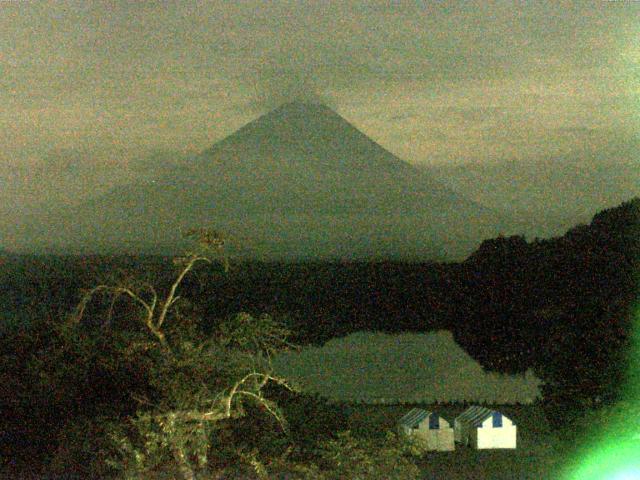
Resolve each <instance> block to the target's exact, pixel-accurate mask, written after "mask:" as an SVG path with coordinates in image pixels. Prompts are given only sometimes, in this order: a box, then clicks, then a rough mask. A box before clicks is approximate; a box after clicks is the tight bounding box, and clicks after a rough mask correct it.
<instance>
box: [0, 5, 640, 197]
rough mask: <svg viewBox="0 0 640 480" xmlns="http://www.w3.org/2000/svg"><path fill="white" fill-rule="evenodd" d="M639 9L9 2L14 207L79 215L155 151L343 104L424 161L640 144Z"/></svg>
mask: <svg viewBox="0 0 640 480" xmlns="http://www.w3.org/2000/svg"><path fill="white" fill-rule="evenodd" d="M639 13H640V4H638V3H637V2H535V3H530V4H524V5H523V4H519V3H518V4H516V3H512V2H507V1H504V2H484V1H483V2H466V3H451V4H440V3H438V4H435V3H432V2H363V3H360V2H352V1H349V2H331V3H329V2H304V3H301V2H293V1H279V2H270V3H268V4H267V3H264V2H193V3H190V2H162V3H155V2H79V1H77V2H64V3H59V2H2V3H0V31H2V32H3V33H4V34H3V35H2V38H0V102H1V104H2V105H3V108H2V109H0V145H3V148H2V150H1V151H0V187H1V188H0V192H1V193H0V201H1V202H2V204H3V205H5V208H11V209H17V208H21V207H25V206H29V205H35V204H37V203H42V202H46V203H47V204H51V203H59V202H72V201H76V200H78V199H81V198H83V197H84V196H86V195H89V194H90V193H95V192H96V191H101V190H104V189H108V188H109V187H110V186H112V185H115V184H118V183H123V182H131V181H136V179H138V178H140V176H141V171H142V176H144V175H152V174H153V173H149V174H146V173H145V170H144V168H142V169H141V167H140V164H139V163H138V162H139V160H140V159H146V158H149V155H150V154H152V153H153V152H171V153H172V154H175V156H176V158H179V157H180V156H181V155H183V154H188V153H190V152H197V151H200V150H203V149H205V148H207V147H209V146H210V145H211V144H213V143H214V142H215V141H217V140H219V139H221V138H223V137H224V136H226V135H228V134H230V133H232V132H233V131H234V130H236V129H237V128H238V127H240V126H242V125H243V124H244V123H246V122H248V121H249V120H251V119H253V118H255V117H256V116H257V115H259V114H261V113H264V112H266V111H267V110H269V109H271V108H273V107H275V106H276V105H277V104H279V103H281V102H283V101H286V100H287V99H291V98H305V99H311V100H317V101H322V102H324V103H327V104H329V105H330V106H332V107H333V108H334V109H335V110H337V111H338V112H339V113H340V114H341V115H343V116H344V117H345V118H347V119H348V120H350V121H351V122H353V123H354V124H355V125H356V126H357V127H359V128H360V129H361V130H363V131H364V132H365V133H366V134H367V135H369V136H370V137H372V138H373V139H374V140H376V141H378V142H379V143H380V144H382V145H384V146H385V147H386V148H388V149H389V150H390V151H392V152H393V153H395V154H397V155H399V156H400V157H401V158H403V159H405V160H407V161H409V162H412V163H416V164H428V165H429V164H431V165H443V164H453V163H485V162H490V161H498V160H502V159H509V160H512V159H520V160H527V161H528V160H529V159H536V158H547V157H549V156H554V155H564V154H567V153H569V152H575V151H579V150H580V149H584V148H587V146H588V148H589V149H590V150H603V151H608V150H610V149H611V143H612V142H613V143H615V142H618V143H625V142H627V143H628V142H629V141H630V140H631V139H633V138H636V137H637V135H638V131H639V129H638V127H639V125H638V120H637V119H638V118H640V117H639V116H638V106H639V99H640V97H639V96H640V92H639V88H638V85H639V84H640V82H639V81H638V80H639V79H640V73H639V68H640V67H639V62H640V47H639V46H638V43H637V38H638V37H639V36H640V31H639V30H640V27H639V26H638V23H637V21H634V19H636V18H638V14H639ZM635 153H637V152H635ZM591 157H594V158H595V157H597V155H592V156H591ZM163 158H164V157H163ZM627 160H628V158H627ZM147 165H148V162H147Z"/></svg>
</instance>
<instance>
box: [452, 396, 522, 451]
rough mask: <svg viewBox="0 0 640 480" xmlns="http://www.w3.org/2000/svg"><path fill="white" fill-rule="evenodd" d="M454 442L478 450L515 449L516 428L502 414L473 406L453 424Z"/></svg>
mask: <svg viewBox="0 0 640 480" xmlns="http://www.w3.org/2000/svg"><path fill="white" fill-rule="evenodd" d="M453 430H454V432H455V441H456V442H458V443H461V444H463V445H467V446H471V447H473V448H476V449H478V450H480V449H485V448H516V436H517V435H516V426H515V424H514V423H513V422H512V421H511V420H510V419H508V418H507V417H505V416H504V415H503V414H502V413H500V412H497V411H495V410H490V409H488V408H485V407H480V406H478V405H474V406H472V407H469V408H468V409H467V410H465V411H464V413H462V414H461V415H460V416H458V417H456V419H455V420H454V422H453Z"/></svg>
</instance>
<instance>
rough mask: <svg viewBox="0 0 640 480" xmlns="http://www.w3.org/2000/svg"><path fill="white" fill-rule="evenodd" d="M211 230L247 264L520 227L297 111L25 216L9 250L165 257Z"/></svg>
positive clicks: (453, 242) (413, 254)
mask: <svg viewBox="0 0 640 480" xmlns="http://www.w3.org/2000/svg"><path fill="white" fill-rule="evenodd" d="M194 225H196V226H202V225H205V226H213V227H214V228H216V229H218V230H221V231H223V232H226V233H228V235H229V236H230V237H231V238H230V244H229V246H230V248H231V250H232V251H233V253H235V254H237V255H240V256H246V257H249V258H266V259H276V258H287V259H291V258H293V259H304V258H312V259H331V258H334V259H335V258H351V259H354V258H356V259H370V258H405V259H422V260H425V259H434V258H462V257H463V256H465V255H467V254H468V253H469V252H470V251H472V250H473V248H475V247H476V246H477V245H478V243H479V242H480V241H481V240H482V239H484V238H489V237H492V236H495V235H497V234H498V233H500V232H505V233H506V232H517V231H518V229H517V226H514V222H510V221H508V220H506V219H505V218H503V217H500V216H499V215H498V214H496V213H495V212H493V211H491V210H489V209H487V208H484V207H482V206H480V205H479V204H476V203H474V202H472V201H469V200H468V199H466V198H464V197H463V196H462V195H460V194H457V193H455V192H454V191H452V190H450V189H448V188H446V187H444V186H443V185H442V184H440V183H438V182H436V181H434V180H433V179H432V178H431V177H430V176H429V175H427V174H426V173H425V172H423V171H420V170H418V169H416V168H414V167H413V166H411V165H410V164H408V163H406V162H404V161H402V160H400V159H398V158H397V157H395V156H394V155H393V154H391V153H390V152H388V151H387V150H385V149H384V148H382V147H381V146H380V145H378V144H376V143H375V142H373V141H372V140H371V139H369V138H368V137H367V136H366V135H364V134H363V133H362V132H360V131H359V130H357V129H356V128H355V127H353V126H352V125H351V124H349V122H347V121H346V120H345V119H343V118H342V117H340V116H339V115H338V114H336V113H335V112H333V111H332V110H331V109H329V108H328V107H325V106H323V105H317V104H309V103H290V104H286V105H283V106H281V107H279V108H277V109H276V110H274V111H272V112H269V113H267V114H266V115H263V116H262V117H260V118H258V119H256V120H254V121H252V122H250V123H249V124H247V125H245V126H244V127H242V128H240V129H239V130H238V131H237V132H235V133H234V134H232V135H230V136H229V137H227V138H225V139H223V140H222V141H220V142H218V143H216V144H215V145H214V146H213V147H212V148H211V149H209V150H207V151H205V152H203V153H202V154H201V155H200V156H197V157H195V158H192V159H190V161H188V162H187V163H185V164H184V165H182V169H181V171H174V172H173V174H172V175H170V176H166V177H164V178H160V179H158V180H157V181H153V182H146V183H143V184H136V185H125V186H120V187H118V188H116V189H114V190H113V191H111V192H110V193H108V194H107V195H104V196H101V197H99V198H96V199H94V200H92V201H90V202H88V203H85V204H83V205H81V206H80V207H75V208H69V209H63V210H62V212H60V213H58V214H51V215H47V216H42V215H41V216H39V217H35V218H34V217H32V218H27V219H25V222H24V223H23V224H22V225H19V226H17V227H16V228H14V229H13V230H12V231H9V232H5V236H4V239H3V241H4V243H5V244H6V245H9V246H11V248H16V246H19V247H22V249H23V251H24V250H25V249H29V250H31V251H33V250H36V251H37V250H49V251H68V252H90V253H101V252H102V253H104V252H117V253H121V252H131V253H140V252H168V251H171V252H173V251H176V250H177V249H179V247H180V242H181V237H180V230H184V229H186V228H189V227H192V226H194Z"/></svg>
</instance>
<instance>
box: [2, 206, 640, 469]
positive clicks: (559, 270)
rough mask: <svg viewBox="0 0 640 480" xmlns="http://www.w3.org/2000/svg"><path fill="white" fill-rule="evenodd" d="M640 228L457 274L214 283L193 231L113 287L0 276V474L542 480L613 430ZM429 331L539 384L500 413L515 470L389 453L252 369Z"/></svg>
mask: <svg viewBox="0 0 640 480" xmlns="http://www.w3.org/2000/svg"><path fill="white" fill-rule="evenodd" d="M639 211H640V201H638V200H636V201H634V202H630V203H628V204H625V205H623V206H621V207H620V208H619V209H615V210H612V211H608V212H603V213H602V214H599V215H597V216H596V217H595V218H594V222H593V223H592V225H590V226H588V227H580V228H576V229H574V230H572V231H570V232H568V233H567V235H566V236H565V237H563V238H561V239H557V240H549V241H536V242H533V243H531V244H528V243H527V242H524V239H522V238H519V237H512V238H507V239H505V238H499V239H494V240H491V241H487V242H485V243H484V244H483V245H482V246H481V248H480V249H479V250H478V252H476V253H475V254H474V255H472V256H471V257H470V258H469V259H468V260H467V261H466V262H464V263H463V264H456V265H400V264H390V263H382V264H376V265H358V264H352V265H303V266H297V267H295V266H287V267H283V266H282V265H272V266H265V265H260V266H258V267H251V266H247V265H245V266H244V267H247V268H246V269H245V268H240V267H237V268H236V271H235V273H233V275H232V276H231V277H232V278H231V279H229V276H227V274H226V273H225V268H224V267H225V263H224V262H219V263H216V259H218V258H219V257H218V255H219V253H220V251H221V247H222V243H221V241H220V239H219V237H217V236H215V235H211V234H210V232H205V231H196V232H192V235H193V239H194V240H195V247H194V250H193V251H192V252H188V253H187V254H186V255H185V256H183V257H181V258H179V259H176V263H175V264H173V265H172V267H171V268H164V269H159V268H156V267H157V266H158V262H159V261H164V260H166V259H119V260H118V262H119V266H120V267H123V269H122V272H125V273H114V272H117V271H118V269H116V268H114V264H115V263H117V262H115V263H114V261H113V259H107V260H105V259H98V258H82V259H57V261H58V262H59V265H58V266H57V267H56V266H55V263H54V262H53V261H50V259H45V260H42V261H40V260H38V259H36V260H33V259H26V260H24V259H20V258H16V259H10V258H9V259H8V260H7V259H0V261H5V263H6V266H5V267H3V269H2V272H1V273H2V275H4V276H3V278H2V282H1V283H0V289H1V290H2V294H3V299H4V300H5V308H4V309H3V311H2V314H1V315H2V316H3V318H2V329H0V408H1V409H2V412H3V424H2V426H1V427H2V428H1V430H0V449H1V450H0V454H1V457H0V461H1V464H2V473H3V474H4V475H5V476H6V477H8V478H29V476H30V475H31V476H33V478H74V476H75V478H163V477H164V478H185V479H192V478H312V479H313V478H318V479H333V478H336V479H337V478H399V479H400V478H420V477H422V478H439V477H442V476H445V475H446V478H452V479H455V478H498V479H499V478H558V477H557V468H558V467H559V466H560V465H562V464H563V463H565V461H566V460H567V458H569V457H570V456H571V455H572V452H573V449H574V447H576V446H578V445H579V444H580V441H581V439H582V438H590V435H591V432H593V431H597V430H598V427H600V429H601V430H602V431H605V430H606V428H607V425H608V422H609V420H610V419H611V418H612V416H615V415H614V414H616V410H615V408H617V407H615V405H616V401H617V400H618V397H617V392H618V388H617V387H619V386H620V385H621V384H622V383H623V380H624V375H625V373H626V372H625V370H626V368H625V367H626V364H627V362H626V357H625V355H626V352H627V347H628V344H629V339H630V332H631V320H632V318H631V314H630V309H631V306H632V304H633V300H634V299H635V298H636V296H637V288H636V287H637V285H636V276H637V273H638V265H639V259H640V254H639V253H640V248H639V245H640V242H638V239H639V238H640V235H639V234H638V225H639V222H638V212H639ZM54 260H55V259H54ZM154 262H155V263H154ZM52 265H53V266H52ZM70 265H71V266H70ZM150 267H153V268H150ZM56 268H58V270H56ZM252 268H253V269H252ZM132 272H133V273H132ZM277 272H280V273H277ZM278 275H279V276H278ZM96 278H98V279H99V281H98V282H97V283H96ZM80 287H82V288H86V287H90V288H89V290H84V291H83V292H82V293H81V294H78V291H79V289H80ZM270 302H271V303H270ZM78 306H79V307H78ZM75 307H78V308H75ZM433 329H448V330H451V331H453V334H454V337H455V339H456V342H457V343H459V344H461V345H462V346H463V347H464V348H465V350H466V351H467V352H468V353H469V354H470V355H471V356H472V357H473V359H474V360H476V361H478V362H479V363H480V364H481V365H482V366H483V367H484V368H488V369H490V370H493V371H498V372H501V373H523V372H525V371H526V370H527V369H529V368H532V369H533V370H534V371H535V374H536V375H537V376H538V377H539V378H541V379H542V380H543V382H544V385H543V398H542V400H541V401H540V402H539V403H537V404H535V405H532V406H522V407H519V408H518V409H515V410H513V411H509V410H507V411H506V412H505V413H507V414H511V415H512V416H513V418H514V420H515V421H516V423H517V424H518V427H519V431H520V447H519V448H518V449H517V450H516V451H495V452H493V451H491V452H475V451H472V450H467V449H458V450H457V451H456V452H453V453H451V454H449V453H442V454H441V453H438V454H436V453H433V454H427V455H425V456H416V455H415V454H416V452H415V449H414V448H413V446H411V445H405V444H403V443H402V442H400V441H399V440H398V439H397V438H396V437H395V436H394V434H393V433H392V432H393V430H394V427H393V423H394V421H395V419H396V418H398V417H399V416H400V415H401V414H402V413H403V410H402V409H398V408H396V407H365V406H361V405H360V406H348V405H337V404H329V403H327V402H326V401H324V400H322V399H320V398H317V397H314V396H312V395H310V394H308V393H307V392H303V391H300V389H299V387H298V386H297V385H295V383H292V382H291V380H290V379H288V378H284V377H283V376H282V375H278V374H277V373H274V370H273V368H272V365H271V359H272V358H273V357H274V356H275V355H277V354H278V353H279V352H283V351H286V350H288V349H292V348H295V347H294V346H293V345H292V344H294V343H297V344H300V343H308V342H315V343H322V342H323V341H324V340H327V339H328V338H330V337H334V336H339V335H342V334H346V333H349V332H353V331H360V330H382V331H386V332H399V331H421V332H424V331H430V330H433ZM394 408H395V409H394ZM428 408H434V409H436V410H438V411H439V412H441V413H444V415H445V416H446V417H447V418H453V416H455V413H456V409H459V408H461V407H459V406H451V405H447V406H442V405H440V406H432V407H429V406H428ZM500 408H501V409H502V407H500ZM623 410H624V409H622V410H621V409H618V410H617V415H618V416H620V415H619V414H620V412H621V411H623ZM627 410H628V409H627ZM583 434H584V435H583ZM443 472H446V473H443ZM394 475H395V476H394Z"/></svg>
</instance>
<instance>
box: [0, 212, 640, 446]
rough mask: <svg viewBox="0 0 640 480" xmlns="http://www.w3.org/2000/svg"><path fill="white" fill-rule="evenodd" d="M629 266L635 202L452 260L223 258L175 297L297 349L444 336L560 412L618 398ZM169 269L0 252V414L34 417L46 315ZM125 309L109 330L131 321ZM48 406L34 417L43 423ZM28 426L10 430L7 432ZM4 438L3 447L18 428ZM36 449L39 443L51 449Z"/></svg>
mask: <svg viewBox="0 0 640 480" xmlns="http://www.w3.org/2000/svg"><path fill="white" fill-rule="evenodd" d="M639 259H640V199H634V200H632V201H630V202H627V203H624V204H622V205H620V206H618V207H616V208H613V209H610V210H606V211H603V212H601V213H599V214H597V215H596V216H595V217H594V218H593V221H592V222H591V223H590V224H589V225H581V226H577V227H575V228H573V229H571V230H570V231H568V232H567V233H566V234H565V235H564V236H562V237H559V238H554V239H546V240H538V239H536V240H534V241H526V240H525V239H524V238H523V237H520V236H512V237H498V238H494V239H491V240H486V241H485V242H483V243H482V245H481V246H480V247H479V248H478V250H477V251H475V252H474V253H473V254H472V255H471V256H469V257H468V258H467V259H466V260H465V261H464V262H461V263H456V264H453V263H452V264H410V263H394V262H377V263H357V262H344V263H305V264H292V263H235V264H234V263H232V265H231V269H230V271H229V272H228V273H225V272H224V271H223V269H222V268H220V267H211V268H206V267H201V268H199V269H198V270H197V271H196V272H195V275H194V276H193V277H190V278H189V279H187V280H185V283H184V284H183V285H182V287H181V289H182V292H181V293H182V295H183V296H184V297H186V298H189V300H190V301H191V302H192V304H193V305H197V306H198V307H197V308H198V311H197V312H196V313H197V316H198V317H200V318H203V320H204V321H205V322H206V324H207V325H209V326H211V328H213V327H214V325H216V324H217V323H219V319H221V318H225V317H228V316H229V315H231V314H235V313H237V312H238V311H246V312H249V313H251V314H256V315H257V314H262V313H270V314H272V315H273V316H274V317H276V318H278V319H282V320H285V321H286V322H287V323H288V324H289V325H290V326H291V327H292V330H293V332H294V338H293V341H294V342H296V343H299V344H304V343H308V342H316V343H317V342H323V341H326V340H328V339H329V338H332V337H335V336H340V335H345V334H347V333H350V332H353V331H358V330H363V329H368V330H381V331H386V332H399V331H418V332H419V331H428V330H432V329H435V328H446V329H450V330H452V331H453V333H454V336H455V339H456V340H457V342H458V343H459V344H460V345H461V346H462V347H463V348H464V349H466V350H467V352H469V353H470V354H471V356H472V357H474V358H475V359H476V360H478V361H479V362H480V363H481V364H482V365H483V366H485V367H486V368H489V369H492V370H498V371H503V372H524V371H525V370H526V369H527V368H529V367H533V368H534V369H535V370H536V372H537V373H538V375H539V376H540V377H542V378H543V380H544V381H545V383H546V387H545V388H546V391H545V399H546V400H547V401H548V402H550V403H551V404H552V405H556V406H558V407H559V408H562V409H563V411H564V410H566V408H567V406H571V404H575V405H576V406H577V407H579V406H580V405H584V404H585V403H589V402H594V401H598V400H601V401H604V402H606V401H609V400H612V399H615V398H616V394H617V392H618V387H619V386H620V384H621V382H622V379H623V375H624V373H625V365H626V358H625V354H626V347H627V345H628V339H629V334H630V331H631V315H632V310H631V308H632V305H633V303H634V301H635V299H636V298H637V293H638V291H637V285H638V282H637V280H638V271H639V269H638V267H640V260H639ZM167 260H168V259H166V258H161V257H135V258H134V257H17V256H4V257H3V259H2V262H3V263H2V265H1V266H0V294H1V295H2V298H3V308H2V313H1V317H0V318H1V320H2V325H3V326H2V329H0V357H1V359H2V361H3V365H5V367H6V368H4V369H3V377H2V380H3V382H2V386H3V388H0V397H1V398H0V404H1V405H2V408H5V409H9V410H10V411H14V414H15V416H16V418H22V417H21V415H26V413H25V412H37V411H38V410H37V408H39V407H38V406H37V405H31V403H30V402H37V401H38V400H36V397H34V392H33V391H32V390H31V389H30V387H29V383H28V381H27V380H25V379H28V378H30V377H29V375H31V374H32V373H33V372H31V373H30V371H29V370H28V368H29V367H28V365H29V364H28V360H29V358H31V357H30V356H32V355H34V352H43V351H45V352H46V349H47V348H49V347H48V346H47V345H48V342H50V340H49V339H50V329H51V328H52V327H51V325H52V324H51V323H47V321H48V320H47V319H51V320H55V319H56V318H61V316H63V315H65V314H66V313H68V312H69V311H71V309H72V308H73V306H74V305H75V304H76V303H77V302H78V300H79V299H80V295H81V289H83V288H87V287H91V286H95V285H96V283H97V282H100V281H108V280H109V279H110V278H112V277H113V276H114V275H117V272H119V271H121V270H127V271H130V272H132V275H134V276H142V277H143V278H144V277H147V278H149V279H150V280H151V281H152V283H153V284H154V285H159V286H165V287H168V286H169V280H170V279H171V278H172V275H174V274H175V272H174V271H173V269H172V267H171V262H169V261H167ZM167 265H169V266H167ZM194 308H195V307H194ZM127 312H128V311H127V310H124V311H123V314H122V317H121V318H120V317H114V319H113V321H112V322H111V323H110V326H111V327H114V326H117V325H118V322H119V321H121V322H126V321H128V320H127V315H128V314H129V313H130V311H129V313H127ZM93 318H94V321H96V320H95V319H98V320H97V321H98V322H99V321H100V320H99V317H97V316H94V317H93ZM43 322H44V323H43ZM31 325H33V327H31ZM37 355H39V356H40V357H41V356H42V353H39V354H37ZM96 375H97V374H96ZM104 381H105V382H106V383H105V385H106V386H105V385H102V384H101V383H100V382H93V383H92V384H91V385H88V386H84V387H82V389H80V390H78V391H76V390H75V389H74V390H72V391H73V392H75V393H73V395H71V394H69V395H67V394H65V393H64V392H63V393H60V392H58V395H63V396H62V397H60V396H59V397H51V398H49V399H48V400H47V401H51V402H57V403H56V405H58V404H59V405H58V406H56V407H55V408H64V409H67V410H68V411H75V410H78V411H87V406H86V405H83V404H81V403H78V402H77V401H76V400H78V399H81V398H94V397H95V398H104V395H105V394H106V393H105V392H108V391H110V390H109V388H110V387H108V379H106V380H104ZM103 383H104V382H103ZM101 385H102V386H101ZM74 388H75V387H74ZM87 389H88V390H87ZM94 390H95V391H94ZM41 393H42V392H41ZM64 395H67V397H64ZM74 399H75V400H74ZM78 401H79V400H78ZM60 402H61V403H60ZM60 405H62V407H60ZM42 408H44V407H42ZM52 408H54V407H51V406H48V407H47V408H46V409H45V410H43V412H44V413H41V414H38V415H44V417H46V415H47V413H46V412H49V411H51V409H52ZM9 410H7V411H9ZM44 417H43V418H44ZM31 418H36V417H33V416H32V417H31ZM46 418H48V417H46ZM558 418H564V416H560V417H558ZM34 421H35V420H34ZM49 421H50V419H49V420H46V422H49ZM25 425H26V424H25V423H24V422H18V423H16V428H18V427H19V429H22V428H26V427H25ZM51 428H52V429H54V427H51ZM52 431H53V430H52ZM39 432H40V431H39ZM40 433H42V432H40ZM9 435H10V436H9V437H8V438H9V440H10V441H9V444H8V445H10V444H13V443H12V442H14V441H15V439H16V438H18V437H20V436H21V435H23V433H19V432H18V431H13V433H10V434H9ZM24 435H27V434H24ZM25 438H27V437H25ZM0 440H1V439H0ZM5 441H6V438H5V440H3V442H5ZM25 441H27V442H30V443H31V444H32V445H37V443H33V442H35V440H33V439H31V440H25ZM39 441H41V442H44V443H43V445H44V447H43V448H48V447H47V446H46V445H47V444H48V443H49V442H50V441H51V440H50V439H48V437H47V438H44V439H42V438H40V440H39ZM16 445H17V444H16Z"/></svg>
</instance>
